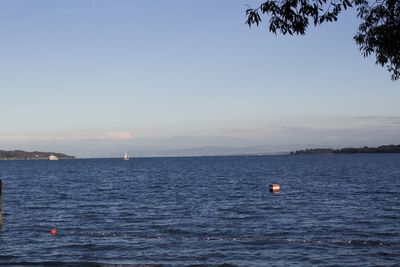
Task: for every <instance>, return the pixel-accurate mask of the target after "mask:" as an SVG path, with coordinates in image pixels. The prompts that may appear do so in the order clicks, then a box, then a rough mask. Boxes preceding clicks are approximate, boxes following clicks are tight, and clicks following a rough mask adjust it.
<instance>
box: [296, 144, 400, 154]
mask: <svg viewBox="0 0 400 267" xmlns="http://www.w3.org/2000/svg"><path fill="white" fill-rule="evenodd" d="M373 153H374V154H382V153H400V145H384V146H378V147H368V146H364V147H358V148H357V147H346V148H340V149H333V148H311V149H304V150H296V151H292V152H290V153H289V155H331V154H373Z"/></svg>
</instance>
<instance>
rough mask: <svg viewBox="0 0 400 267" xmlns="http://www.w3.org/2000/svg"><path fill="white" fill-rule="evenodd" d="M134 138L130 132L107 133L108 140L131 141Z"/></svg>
mask: <svg viewBox="0 0 400 267" xmlns="http://www.w3.org/2000/svg"><path fill="white" fill-rule="evenodd" d="M132 138H133V136H132V134H131V133H130V132H128V131H119V132H108V133H107V139H115V140H131V139H132Z"/></svg>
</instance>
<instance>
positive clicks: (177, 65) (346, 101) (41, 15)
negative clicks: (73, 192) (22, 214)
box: [0, 0, 400, 156]
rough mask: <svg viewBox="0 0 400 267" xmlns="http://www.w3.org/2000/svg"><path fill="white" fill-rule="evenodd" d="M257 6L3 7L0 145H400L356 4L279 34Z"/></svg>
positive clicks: (15, 3) (390, 99) (393, 91)
mask: <svg viewBox="0 0 400 267" xmlns="http://www.w3.org/2000/svg"><path fill="white" fill-rule="evenodd" d="M260 2H261V1H241V0H240V1H239V0H237V1H231V0H226V1H222V0H219V1H215V0H214V1H211V0H210V1H205V0H202V1H184V0H181V1H161V0H160V1H149V0H146V1H144V0H143V1H134V0H95V1H94V0H69V1H54V0H47V1H41V0H35V1H30V0H25V1H22V0H10V1H5V0H2V1H0V90H1V98H0V116H1V117H0V118H1V130H0V149H1V148H4V149H14V148H15V149H17V148H18V149H38V150H63V151H65V152H69V153H74V154H75V155H78V156H86V155H89V156H107V155H114V154H113V153H115V154H117V153H120V151H119V150H122V151H123V149H126V150H130V151H136V150H141V151H145V150H149V149H153V150H157V149H158V150H162V149H167V148H168V149H172V148H179V147H185V148H186V147H199V146H278V148H275V150H279V146H280V147H282V149H283V148H285V149H288V148H290V146H291V145H293V147H296V145H320V144H326V145H329V144H332V145H337V146H340V145H345V144H353V143H354V144H356V145H362V144H367V145H369V144H381V143H393V142H398V143H400V138H399V137H397V136H400V134H397V133H400V131H399V130H400V108H399V105H398V100H399V99H400V83H399V82H396V83H395V82H392V81H391V80H390V74H389V73H387V72H386V70H385V69H384V68H382V67H379V66H376V65H375V64H374V60H373V58H369V59H364V58H363V57H362V56H361V54H360V52H359V51H358V48H357V46H356V44H355V43H354V41H353V39H352V36H353V35H354V33H355V32H356V30H357V24H358V21H357V19H356V18H355V17H354V12H352V11H349V12H347V13H346V14H344V15H343V16H341V17H340V19H339V21H338V22H337V23H333V24H329V25H324V26H322V27H320V28H317V29H310V30H309V33H308V34H307V35H306V36H301V37H288V36H275V35H273V34H271V33H268V32H267V31H266V30H265V25H263V26H262V27H260V28H258V29H257V28H252V29H249V28H248V27H247V26H246V25H245V24H244V21H245V16H244V15H245V10H246V4H250V5H253V6H256V5H257V4H259V3H260ZM171 140H172V141H171ZM90 144H92V145H90ZM98 147H102V149H101V151H100V150H96V149H94V148H98ZM90 150H93V151H90ZM267 152H268V151H267Z"/></svg>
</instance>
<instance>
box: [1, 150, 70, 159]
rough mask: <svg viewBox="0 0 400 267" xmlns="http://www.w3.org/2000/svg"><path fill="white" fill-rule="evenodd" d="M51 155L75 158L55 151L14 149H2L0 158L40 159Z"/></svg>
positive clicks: (60, 157) (61, 157)
mask: <svg viewBox="0 0 400 267" xmlns="http://www.w3.org/2000/svg"><path fill="white" fill-rule="evenodd" d="M50 155H54V156H56V157H58V158H59V159H74V158H75V157H74V156H69V155H66V154H62V153H54V152H40V151H33V152H26V151H22V150H13V151H5V150H0V160H18V159H26V160H28V159H29V160H39V159H49V156H50Z"/></svg>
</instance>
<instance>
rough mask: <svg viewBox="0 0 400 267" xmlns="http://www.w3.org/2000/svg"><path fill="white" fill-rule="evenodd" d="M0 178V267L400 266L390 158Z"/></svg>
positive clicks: (20, 169)
mask: <svg viewBox="0 0 400 267" xmlns="http://www.w3.org/2000/svg"><path fill="white" fill-rule="evenodd" d="M0 177H1V178H2V179H3V223H4V226H3V230H2V232H0V265H16V266H18V265H28V266H42V265H52V266H54V265H59V264H63V265H65V266H85V265H87V266H91V265H96V264H162V265H163V266H190V265H222V264H227V265H234V266H311V265H312V266H399V265H400V155H399V154H368V155H334V156H260V157H193V158H133V159H131V160H129V161H123V160H119V159H94V160H59V161H0ZM272 182H277V183H280V184H281V192H280V193H278V194H271V193H270V192H269V191H268V185H269V184H270V183H272ZM51 228H57V230H58V235H57V236H52V235H50V233H49V231H50V229H51Z"/></svg>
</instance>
